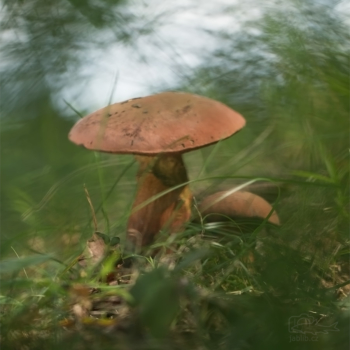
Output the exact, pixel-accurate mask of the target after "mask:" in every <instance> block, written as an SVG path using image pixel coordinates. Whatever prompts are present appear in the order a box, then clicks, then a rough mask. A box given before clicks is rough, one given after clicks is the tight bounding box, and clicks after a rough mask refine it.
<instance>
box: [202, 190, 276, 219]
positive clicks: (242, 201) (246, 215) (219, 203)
mask: <svg viewBox="0 0 350 350" xmlns="http://www.w3.org/2000/svg"><path fill="white" fill-rule="evenodd" d="M198 210H199V212H200V214H201V215H202V216H206V219H205V221H206V222H217V221H227V220H228V218H229V219H234V220H235V221H237V222H238V223H249V224H253V225H254V224H255V223H261V222H262V221H263V220H265V219H266V218H267V217H268V216H269V214H270V213H271V215H270V216H269V218H268V222H269V223H270V224H273V225H280V220H279V217H278V215H277V213H276V211H274V210H273V208H272V206H271V204H270V203H268V202H267V201H266V200H265V199H263V198H261V197H260V196H258V195H256V194H253V193H250V192H246V191H237V192H233V193H232V191H220V192H216V193H214V194H211V195H209V196H207V197H205V198H204V199H203V200H202V201H201V203H200V204H199V206H198Z"/></svg>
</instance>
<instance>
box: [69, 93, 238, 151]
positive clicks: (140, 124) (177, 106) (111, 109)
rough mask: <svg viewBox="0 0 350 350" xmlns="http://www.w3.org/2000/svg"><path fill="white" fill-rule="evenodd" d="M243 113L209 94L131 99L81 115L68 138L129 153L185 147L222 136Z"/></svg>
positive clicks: (234, 126)
mask: <svg viewBox="0 0 350 350" xmlns="http://www.w3.org/2000/svg"><path fill="white" fill-rule="evenodd" d="M244 125H245V120H244V118H243V117H242V116H241V115H240V114H238V113H237V112H235V111H233V110H232V109H230V108H229V107H227V106H226V105H224V104H222V103H220V102H217V101H214V100H212V99H209V98H206V97H202V96H198V95H192V94H188V93H181V92H163V93H160V94H156V95H152V96H147V97H140V98H134V99H131V100H127V101H124V102H120V103H115V104H113V105H110V106H108V107H105V108H102V109H100V110H98V111H96V112H94V113H92V114H89V115H88V116H86V117H85V118H83V119H81V120H79V121H78V122H77V123H76V124H75V125H74V127H73V128H72V130H71V132H70V134H69V139H70V140H71V141H72V142H74V143H76V144H78V145H82V146H84V147H86V148H88V149H92V150H98V151H104V152H111V153H132V154H149V155H152V154H158V153H162V152H165V153H174V152H186V151H190V150H193V149H196V148H200V147H202V146H205V145H209V144H212V143H215V142H218V141H219V140H222V139H225V138H227V137H229V136H231V135H232V134H234V133H235V132H237V131H238V130H240V129H241V128H243V126H244Z"/></svg>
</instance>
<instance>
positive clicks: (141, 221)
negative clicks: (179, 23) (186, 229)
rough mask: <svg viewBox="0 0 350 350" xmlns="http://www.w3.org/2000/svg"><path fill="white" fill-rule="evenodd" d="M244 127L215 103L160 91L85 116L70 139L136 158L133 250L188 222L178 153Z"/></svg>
mask: <svg viewBox="0 0 350 350" xmlns="http://www.w3.org/2000/svg"><path fill="white" fill-rule="evenodd" d="M244 125H245V120H244V118H243V117H242V116H241V115H240V114H238V113H237V112H235V111H233V110H232V109H230V108H229V107H227V106H226V105H224V104H222V103H220V102H217V101H214V100H212V99H209V98H206V97H202V96H198V95H193V94H188V93H180V92H164V93H160V94H156V95H151V96H147V97H139V98H134V99H130V100H127V101H124V102H120V103H116V104H112V105H110V106H108V107H105V108H102V109H100V110H98V111H96V112H94V113H92V114H89V115H88V116H86V117H84V118H83V119H81V120H79V121H78V122H77V123H76V124H75V125H74V126H73V128H72V130H71V131H70V133H69V139H70V140H71V141H72V142H74V143H76V144H78V145H82V146H84V147H86V148H87V149H91V150H96V151H102V152H109V153H117V154H134V155H135V156H136V159H137V160H138V162H139V171H138V174H137V182H138V185H137V187H138V188H137V194H136V198H135V201H134V204H133V210H132V213H131V215H130V217H129V220H128V224H127V235H128V237H127V238H128V241H129V242H131V244H132V245H134V246H135V245H136V246H144V245H148V244H150V243H151V242H152V241H153V240H154V237H155V235H156V234H157V233H158V232H159V231H160V230H161V229H163V228H167V229H168V230H169V232H175V231H176V230H178V229H179V228H181V226H182V225H183V224H184V223H185V222H186V221H188V220H189V218H190V215H191V202H192V194H191V191H190V189H189V187H188V185H187V184H186V183H187V182H188V177H187V172H186V168H185V165H184V163H183V160H182V153H184V152H188V151H191V150H195V149H198V148H201V147H204V146H206V145H210V144H213V143H216V142H218V141H219V140H222V139H225V138H228V137H229V136H231V135H232V134H234V133H235V132H237V131H238V130H240V129H241V128H243V126H244ZM181 184H183V186H179V185H181ZM176 186H179V187H177V188H175V189H174V190H172V191H169V192H168V193H166V194H164V195H162V196H160V197H159V198H157V199H155V200H153V201H152V200H151V201H150V202H149V203H147V204H146V203H145V202H146V201H148V200H150V199H151V198H152V197H154V196H156V195H158V194H160V193H161V192H163V191H166V190H169V189H171V188H172V187H176ZM143 203H144V204H143Z"/></svg>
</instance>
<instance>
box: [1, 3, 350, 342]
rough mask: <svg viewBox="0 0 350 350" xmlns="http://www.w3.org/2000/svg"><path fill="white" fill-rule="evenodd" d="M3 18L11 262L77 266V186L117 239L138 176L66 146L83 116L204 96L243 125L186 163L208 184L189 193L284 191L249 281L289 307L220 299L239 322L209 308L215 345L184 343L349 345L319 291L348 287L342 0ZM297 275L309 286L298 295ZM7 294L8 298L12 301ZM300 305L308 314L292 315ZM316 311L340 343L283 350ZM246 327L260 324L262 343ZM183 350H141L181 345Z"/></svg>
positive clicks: (4, 190) (113, 160) (4, 204)
mask: <svg viewBox="0 0 350 350" xmlns="http://www.w3.org/2000/svg"><path fill="white" fill-rule="evenodd" d="M1 6H2V14H1V16H2V23H1V29H2V33H1V38H2V50H1V64H0V69H1V81H2V87H1V130H0V132H1V194H0V197H1V198H0V199H1V220H0V223H1V245H0V249H1V257H2V259H10V258H16V255H17V256H21V257H23V256H26V255H29V254H33V252H36V253H40V254H50V253H53V254H54V256H55V257H56V258H57V259H59V260H61V261H67V260H69V259H72V257H74V256H77V255H78V254H80V253H81V251H82V249H83V247H84V244H85V242H86V239H88V238H89V237H90V235H91V233H92V230H93V225H92V220H91V212H90V208H89V206H88V203H87V200H86V196H85V193H84V187H83V186H84V184H85V185H86V187H87V189H88V190H89V193H90V196H91V199H92V202H93V204H94V207H95V209H96V211H97V219H98V226H99V230H100V231H102V232H105V233H107V234H109V235H118V236H120V237H121V238H122V240H123V239H124V235H125V225H126V219H127V216H128V214H129V212H130V207H131V205H132V198H133V196H134V193H135V190H136V188H135V185H136V180H135V174H136V171H137V167H136V164H134V163H133V158H132V157H130V156H125V155H123V156H119V155H109V154H97V153H94V152H90V151H87V150H84V149H82V148H79V147H77V146H75V145H73V144H71V143H70V142H69V141H68V139H67V135H68V132H69V130H70V128H71V127H72V126H73V124H74V123H75V122H76V121H77V120H78V119H79V118H80V117H79V114H80V115H85V114H88V113H90V112H92V111H93V110H95V109H98V108H101V107H103V106H104V105H107V104H108V103H109V102H112V103H114V102H119V101H121V100H123V99H127V98H132V97H136V96H138V95H139V94H141V95H147V94H151V93H155V92H160V91H164V90H180V91H187V92H191V93H197V94H201V95H205V96H208V97H211V98H214V99H217V100H219V101H222V102H224V103H226V104H227V105H229V106H230V107H232V108H233V109H235V110H237V111H238V112H240V113H241V114H242V115H243V116H244V117H245V118H246V120H247V125H246V127H245V128H244V129H243V130H242V131H241V132H239V133H238V134H237V135H235V136H234V137H232V138H230V139H228V140H226V141H224V142H221V143H219V144H218V145H215V146H211V147H207V148H205V149H203V150H199V151H195V152H192V153H189V154H186V155H185V157H184V158H185V163H186V165H187V168H188V171H189V177H190V179H192V180H195V179H199V178H201V179H204V181H198V182H194V183H193V184H192V185H191V186H192V189H193V192H194V193H195V194H198V195H199V196H201V195H204V194H205V193H207V192H211V191H214V190H215V189H221V188H228V187H233V186H234V185H235V184H237V183H243V182H244V181H247V179H254V178H265V179H267V180H269V181H273V182H277V183H279V184H280V185H281V187H282V192H281V195H280V197H279V199H278V200H277V201H276V198H275V199H274V201H276V202H275V206H276V209H277V212H278V213H279V215H280V217H281V221H282V223H283V226H282V228H281V229H280V232H279V233H278V238H277V239H276V240H275V241H272V242H270V246H268V249H270V248H271V251H270V253H271V254H269V257H268V258H267V259H266V261H265V264H266V266H268V267H269V268H267V269H266V270H264V271H263V272H261V273H259V276H258V277H256V278H257V279H258V280H259V283H263V284H264V287H263V289H264V288H266V289H269V290H270V291H271V289H272V290H273V291H274V293H272V294H273V295H274V297H276V295H277V296H280V295H284V296H285V297H286V298H285V299H284V302H283V301H282V300H281V299H279V297H278V298H277V299H278V300H277V299H269V302H268V303H269V307H267V306H266V305H265V304H264V302H261V300H258V299H256V298H253V297H251V296H250V295H244V296H242V297H241V299H239V301H236V300H234V301H233V302H232V301H227V303H228V304H227V305H229V308H231V310H233V311H232V313H231V314H230V315H225V322H224V321H222V320H221V321H218V320H215V319H210V317H209V316H208V315H210V314H211V312H209V311H208V308H209V309H210V308H214V309H215V310H216V311H215V312H219V311H218V310H220V312H222V313H224V309H225V308H227V307H228V306H227V305H226V307H225V306H223V305H222V304H220V303H224V301H220V302H218V301H212V300H209V301H208V300H207V301H206V303H207V304H206V306H203V305H202V306H203V309H201V311H198V310H197V311H198V312H202V313H205V314H206V315H207V318H206V321H203V322H204V323H205V325H203V324H200V325H199V324H197V328H200V329H202V331H203V332H204V330H206V331H208V329H209V331H208V332H209V333H210V329H211V330H212V329H213V328H215V329H216V328H218V329H221V330H222V329H225V331H223V334H221V333H220V332H216V331H215V332H216V333H215V332H213V335H212V337H211V336H210V337H211V338H210V337H209V338H210V341H209V340H208V342H207V343H206V342H205V341H203V339H206V336H204V335H203V334H201V335H198V334H196V336H197V338H196V340H195V341H194V343H195V344H193V343H191V341H192V340H193V339H192V340H191V336H190V335H186V337H188V338H189V339H188V344H190V345H188V348H190V347H193V348H198V349H199V348H201V349H202V348H213V347H215V348H217V346H219V345H220V348H223V349H250V348H259V349H264V348H269V349H271V348H276V349H280V348H281V346H283V348H294V347H293V346H295V347H297V346H299V348H304V347H305V348H308V349H309V348H310V349H311V348H317V349H331V348H338V349H340V348H345V346H346V344H347V342H348V335H347V334H346V333H347V332H346V330H345V329H346V324H347V323H346V322H348V318H346V315H345V312H346V313H347V315H348V311H344V308H345V306H344V305H342V306H341V307H340V306H339V305H338V304H339V303H340V301H339V300H337V299H336V298H335V297H334V295H332V296H328V294H327V293H326V292H325V291H324V290H323V289H322V288H321V286H322V283H323V282H322V283H321V282H320V281H321V280H322V278H323V280H322V281H324V280H325V279H326V277H325V276H326V275H327V276H328V277H329V276H333V277H332V278H333V279H332V278H331V277H329V278H330V279H331V281H330V282H329V283H330V285H328V287H334V286H336V285H337V284H341V283H343V282H344V281H345V280H346V279H349V269H348V262H349V261H348V258H349V236H348V234H349V221H348V219H349V86H350V85H349V83H350V79H349V77H350V74H349V73H350V72H349V48H350V46H349V26H350V25H349V21H348V18H347V17H346V14H347V13H348V12H349V7H348V5H347V4H346V2H345V1H344V2H340V1H327V2H326V1H317V0H305V1H296V0H295V1H294V0H290V1H264V2H263V3H262V2H258V1H248V2H246V3H244V4H240V3H239V2H235V1H232V2H227V1H218V2H217V3H216V2H215V4H214V3H213V4H201V3H196V2H195V1H190V0H188V1H183V2H180V3H178V4H165V3H162V2H159V1H151V2H147V3H143V2H133V1H127V0H123V1H116V0H99V1H83V0H57V1H47V0H28V1H19V0H18V1H16V0H11V1H7V0H3V1H2V5H1ZM212 177H217V179H209V178H212ZM206 178H208V179H207V180H205V179H206ZM284 190H285V191H284ZM220 254H221V253H220ZM274 254H275V255H274ZM213 259H214V260H215V254H214V258H213ZM225 261H226V265H225V264H224V265H223V266H224V267H223V268H224V269H227V268H228V269H230V267H229V265H228V261H227V260H225ZM299 264H300V265H299ZM303 264H307V267H306V265H303ZM214 265H215V264H214ZM299 268H300V269H299ZM315 269H316V270H317V273H316V272H315ZM11 271H12V270H11ZM50 271H51V272H50V273H53V272H52V270H50ZM53 271H54V270H53ZM210 271H211V270H210V269H209V271H208V272H203V276H205V275H206V274H207V273H208V274H210ZM229 271H231V270H229ZM232 271H233V270H232ZM303 274H304V277H303V278H302V281H303V282H300V280H298V281H299V282H300V284H298V283H296V282H294V281H296V278H297V276H299V277H298V278H300V276H301V275H303ZM315 275H317V276H318V277H319V279H317V278H316V277H315ZM320 276H321V277H320ZM328 277H327V278H328ZM7 278H8V276H7ZM33 278H34V277H33ZM152 278H153V277H152ZM159 278H160V279H162V278H163V277H159ZM175 279H176V278H175ZM157 281H158V280H157ZM164 281H166V279H164ZM315 281H317V282H315ZM150 283H151V282H150ZM164 283H166V282H164ZM195 283H199V284H201V283H202V282H199V281H195ZM235 283H236V282H235ZM320 283H321V284H320ZM204 285H206V283H204ZM316 285H317V286H318V287H320V288H321V289H317V288H318V287H316ZM12 287H13V286H11V288H12ZM206 287H208V288H209V289H210V285H209V284H208V285H206ZM241 287H242V288H243V286H241ZM268 287H270V288H268ZM6 288H7V287H6V285H5V287H4V290H3V292H2V294H3V295H8V293H9V290H10V291H12V289H11V288H10V289H6ZM169 288H170V287H169ZM220 288H221V287H220ZM220 288H219V289H220ZM212 291H213V292H215V293H216V292H219V290H216V289H214V290H212ZM220 291H221V292H222V291H223V289H222V288H221V289H220ZM320 291H322V292H320ZM186 293H187V292H186ZM305 293H306V294H305ZM320 293H321V294H320ZM305 295H307V296H305ZM249 298H250V299H249ZM271 298H272V297H271ZM295 298H296V299H295ZM332 298H333V299H332ZM292 299H293V300H297V299H298V300H302V301H301V302H300V303H299V304H298V303H297V302H296V301H294V302H291V304H290V303H288V305H287V306H286V304H285V308H284V306H283V305H284V304H283V303H287V302H286V300H292ZM346 300H348V299H346ZM323 302H324V303H323ZM203 303H205V302H204V301H203ZM211 303H212V304H211ZM216 303H217V304H216ZM236 303H237V304H236ZM322 303H323V304H322ZM219 304H220V305H219ZM321 304H322V307H323V309H322V310H323V311H322V310H321V309H320V310H318V312H320V313H322V312H324V313H327V314H332V315H333V316H334V315H336V317H335V319H336V320H337V321H338V322H339V325H341V324H342V325H343V326H344V327H343V328H341V331H340V332H338V333H332V334H329V335H327V336H324V337H323V338H322V339H320V340H319V341H317V342H305V341H304V342H300V341H299V342H297V343H294V344H293V343H292V342H290V341H289V340H290V339H289V337H288V334H287V336H286V335H285V334H284V333H285V332H287V326H286V322H287V321H286V319H287V318H288V317H291V316H296V315H299V314H301V313H302V312H307V311H308V310H309V309H310V308H311V305H319V306H320V305H321ZM4 305H7V302H6V303H4ZM247 305H249V306H247ZM198 307H199V306H198ZM327 308H328V309H327ZM204 309H205V310H206V311H205V310H204ZM325 309H327V310H328V311H324V310H325ZM340 310H342V311H340ZM346 310H348V307H347V308H346ZM183 312H184V313H186V312H188V310H185V311H183ZM338 312H339V314H338ZM11 315H12V316H11V317H15V315H16V314H15V313H14V314H11ZM282 315H283V316H282ZM8 317H9V318H8V319H10V318H11V317H10V316H8ZM184 317H185V316H184ZM283 317H284V318H283ZM347 317H348V316H347ZM160 319H161V317H160ZM252 320H255V321H254V322H256V321H257V320H259V322H260V323H259V324H261V323H262V324H263V326H262V327H261V328H260V329H259V330H255V328H254V327H252V323H251V322H252ZM343 320H345V321H343ZM7 321H8V320H7ZM3 322H4V321H3ZM222 322H224V323H225V326H224V325H222ZM254 322H253V324H255V323H254ZM342 322H343V323H342ZM5 324H6V325H7V327H9V328H8V329H12V327H13V323H11V322H10V323H8V324H7V323H6V322H5ZM211 327H212V328H211ZM180 328H181V327H180ZM5 329H7V328H5ZM209 333H208V334H209ZM214 333H215V334H216V336H217V339H216V338H215V334H214ZM282 333H283V334H284V335H283V336H282V335H281V334H282ZM276 334H277V335H276ZM334 334H335V335H334ZM99 336H100V335H99ZM182 336H183V335H182ZM182 336H181V337H182ZM181 337H180V336H179V338H181ZM186 337H185V338H186ZM79 339H80V338H79ZM181 339H182V338H181ZM186 339H187V338H186ZM198 339H199V340H198ZM108 341H109V340H106V344H109V343H108ZM175 343H176V342H174V344H173V343H171V344H173V345H171V344H170V343H167V345H166V347H165V346H164V343H159V344H158V343H153V342H152V341H150V343H147V344H150V345H149V346H150V348H152V346H155V347H154V348H162V349H165V348H174V349H175V348H177V346H179V347H182V348H184V346H185V345H184V344H187V343H186V340H183V342H180V343H181V345H179V344H177V345H176V344H175ZM6 344H12V343H11V342H9V343H6ZM15 344H17V343H15ZM53 344H56V345H57V348H58V347H59V345H58V344H59V342H56V343H55V342H53V343H52V344H51V346H52V348H54V345H53ZM155 344H156V345H155ZM191 344H192V345H191ZM12 346H13V345H12ZM35 346H37V348H40V346H39V345H35ZM35 346H34V345H33V348H35ZM86 346H91V348H93V345H92V344H90V345H86ZM106 346H107V345H106ZM123 346H124V345H123ZM138 346H139V345H137V346H136V345H135V348H138ZM144 346H145V347H139V348H143V349H144V348H148V347H146V345H144ZM147 346H148V345H147ZM87 348H89V347H86V349H87ZM121 348H122V347H121Z"/></svg>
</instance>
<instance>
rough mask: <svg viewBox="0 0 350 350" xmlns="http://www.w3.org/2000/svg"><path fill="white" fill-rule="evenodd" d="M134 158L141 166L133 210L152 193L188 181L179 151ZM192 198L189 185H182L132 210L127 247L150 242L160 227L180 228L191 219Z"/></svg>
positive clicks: (157, 192)
mask: <svg viewBox="0 0 350 350" xmlns="http://www.w3.org/2000/svg"><path fill="white" fill-rule="evenodd" d="M136 159H137V160H138V161H139V163H140V168H139V172H138V174H137V180H138V188H137V194H136V198H135V201H134V204H133V209H135V208H136V207H137V206H139V205H142V203H144V202H145V201H147V200H149V199H150V198H152V197H153V196H156V195H157V194H159V193H161V192H163V191H166V190H168V189H170V188H172V187H174V186H177V185H180V184H183V183H186V182H187V181H188V177H187V172H186V168H185V165H184V163H183V160H182V156H181V154H179V153H175V154H171V155H170V154H162V155H160V156H136ZM191 201H192V194H191V191H190V189H189V187H188V185H184V186H182V187H179V188H177V189H174V190H173V191H171V192H169V193H167V194H165V195H163V196H161V197H159V198H157V199H155V200H153V201H152V202H151V203H149V204H147V205H145V206H144V207H141V208H140V209H139V210H137V211H135V212H133V213H132V214H131V216H130V218H129V221H128V226H127V232H128V237H127V238H128V244H131V245H132V247H130V248H131V249H134V248H135V247H137V248H140V246H145V245H148V244H150V243H151V242H152V241H153V240H154V237H155V236H156V235H157V233H158V232H159V231H160V230H161V229H167V230H168V231H169V233H173V232H175V231H176V230H178V229H180V228H181V226H183V224H184V223H185V222H187V221H188V220H189V218H190V215H191Z"/></svg>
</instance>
